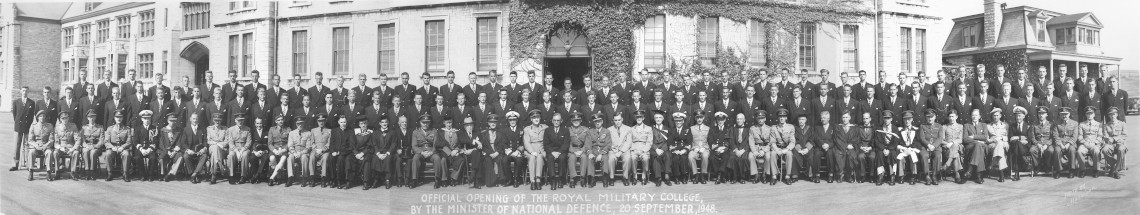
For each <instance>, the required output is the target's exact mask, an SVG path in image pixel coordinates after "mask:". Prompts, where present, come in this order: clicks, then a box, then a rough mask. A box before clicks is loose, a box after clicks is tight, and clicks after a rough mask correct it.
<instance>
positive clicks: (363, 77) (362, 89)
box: [349, 73, 379, 128]
mask: <svg viewBox="0 0 1140 215" xmlns="http://www.w3.org/2000/svg"><path fill="white" fill-rule="evenodd" d="M352 92H355V93H356V99H357V100H356V103H357V104H371V103H372V101H371V100H372V88H370V87H368V75H367V74H364V73H361V74H360V75H357V76H356V87H352ZM350 119H352V118H350ZM352 120H355V119H352ZM349 124H355V123H349ZM376 128H379V127H376Z"/></svg>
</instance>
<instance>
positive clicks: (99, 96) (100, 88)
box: [88, 70, 119, 123]
mask: <svg viewBox="0 0 1140 215" xmlns="http://www.w3.org/2000/svg"><path fill="white" fill-rule="evenodd" d="M117 86H119V84H116V83H115V82H114V81H112V80H111V71H110V70H106V71H103V80H102V81H101V83H99V84H98V85H97V86H96V88H95V89H96V90H95V93H94V94H91V95H88V97H91V99H92V101H94V102H95V103H99V104H100V105H102V104H103V102H104V101H107V99H108V98H111V88H113V87H117ZM99 121H100V123H102V121H105V119H103V118H102V117H100V118H99Z"/></svg>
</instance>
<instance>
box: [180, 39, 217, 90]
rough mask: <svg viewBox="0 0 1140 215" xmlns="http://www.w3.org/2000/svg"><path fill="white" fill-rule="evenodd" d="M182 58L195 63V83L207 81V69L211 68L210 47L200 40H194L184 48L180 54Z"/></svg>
mask: <svg viewBox="0 0 1140 215" xmlns="http://www.w3.org/2000/svg"><path fill="white" fill-rule="evenodd" d="M178 55H179V56H182V59H186V60H187V61H190V63H193V64H194V84H196V85H197V84H202V83H205V82H206V80H205V79H206V70H210V49H209V48H206V45H202V43H199V42H198V41H194V42H192V43H190V45H187V46H186V48H184V49H182V53H179V54H178Z"/></svg>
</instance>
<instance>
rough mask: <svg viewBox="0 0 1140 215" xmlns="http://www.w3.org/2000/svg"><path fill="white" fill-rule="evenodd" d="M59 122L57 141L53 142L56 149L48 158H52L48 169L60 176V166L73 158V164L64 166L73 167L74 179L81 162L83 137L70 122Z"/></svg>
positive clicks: (69, 163)
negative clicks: (80, 154) (67, 159)
mask: <svg viewBox="0 0 1140 215" xmlns="http://www.w3.org/2000/svg"><path fill="white" fill-rule="evenodd" d="M57 122H59V124H58V125H56V126H55V135H54V138H55V139H53V140H52V141H54V142H55V148H54V149H53V150H52V152H51V153H49V154H50V156H48V157H50V160H51V162H50V163H49V166H48V167H51V171H52V172H54V173H57V174H58V171H59V170H58V168H57V167H58V166H59V165H58V164H59V163H60V162H63V161H64V159H66V158H71V162H66V163H64V164H65V166H70V167H71V175H72V178H75V166H77V164H78V163H79V160H80V156H79V153H80V148H82V146H81V144H80V141H82V140H83V135H82V134H81V133H80V132H79V129H77V128H75V124H72V123H71V121H70V120H68V121H64V120H59V121H57Z"/></svg>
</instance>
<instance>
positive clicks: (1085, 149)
mask: <svg viewBox="0 0 1140 215" xmlns="http://www.w3.org/2000/svg"><path fill="white" fill-rule="evenodd" d="M1092 109H1093V108H1089V111H1088V112H1093V110H1092ZM1105 136H1106V135H1105V134H1104V126H1103V125H1101V123H1100V122H1099V121H1097V120H1093V119H1087V120H1085V121H1084V122H1081V124H1080V125H1079V126H1078V128H1077V138H1078V139H1077V143H1078V145H1080V148H1077V154H1078V155H1079V156H1078V157H1077V161H1079V162H1080V163H1081V165H1080V166H1081V167H1082V168H1083V169H1082V170H1092V171H1099V170H1100V163H1101V146H1102V145H1104V137H1105ZM1089 167H1092V168H1091V169H1089Z"/></svg>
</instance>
